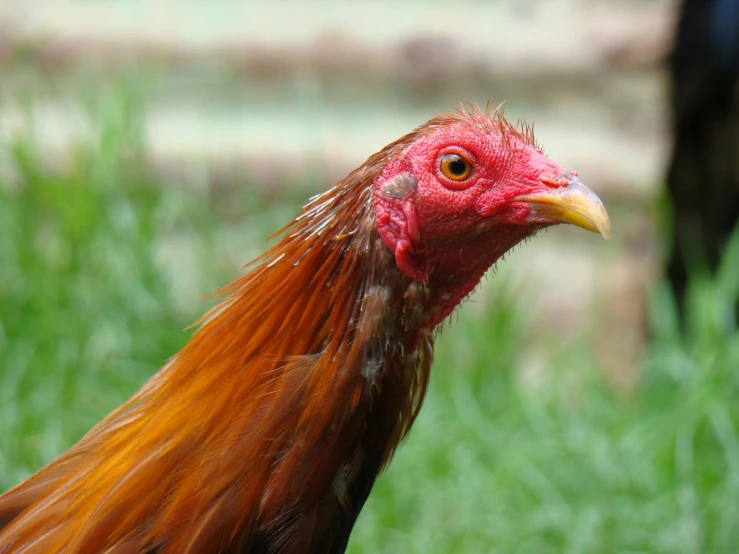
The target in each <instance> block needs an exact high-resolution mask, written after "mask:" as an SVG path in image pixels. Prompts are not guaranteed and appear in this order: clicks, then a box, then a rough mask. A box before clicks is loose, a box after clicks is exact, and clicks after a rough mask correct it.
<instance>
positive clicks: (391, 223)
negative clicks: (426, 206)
mask: <svg viewBox="0 0 739 554" xmlns="http://www.w3.org/2000/svg"><path fill="white" fill-rule="evenodd" d="M417 185H418V180H417V179H416V176H415V175H413V174H412V173H407V172H406V173H400V174H398V175H396V176H395V177H393V178H392V179H390V180H388V181H386V182H385V183H382V184H380V185H379V186H378V187H377V188H376V189H375V222H376V224H377V232H378V233H379V234H380V238H382V241H383V242H384V243H385V245H386V246H387V247H388V248H389V249H390V250H391V251H392V252H393V254H394V255H395V263H396V264H397V265H398V269H400V271H402V272H403V273H404V274H405V275H407V276H408V277H410V278H411V279H415V280H416V281H424V280H425V279H426V278H427V277H428V274H429V269H428V266H427V264H426V263H425V262H420V261H419V258H422V256H421V255H422V254H423V250H424V248H423V241H422V240H421V230H420V228H419V225H418V215H417V213H416V207H415V205H414V203H413V199H414V195H413V193H414V192H416V189H417Z"/></svg>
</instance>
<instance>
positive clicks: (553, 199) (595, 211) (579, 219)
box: [513, 178, 611, 240]
mask: <svg viewBox="0 0 739 554" xmlns="http://www.w3.org/2000/svg"><path fill="white" fill-rule="evenodd" d="M513 201H514V202H524V203H526V204H528V205H529V207H530V209H531V211H530V212H529V216H528V218H527V219H528V220H530V221H532V222H534V221H541V222H542V223H547V222H549V223H569V224H571V225H576V226H578V227H582V228H583V229H587V230H588V231H593V232H594V233H599V234H601V235H603V238H605V239H606V240H608V239H610V238H611V221H610V219H608V213H607V212H606V208H605V206H603V202H601V201H600V198H598V197H597V196H596V195H595V193H594V192H593V191H592V190H590V189H589V188H588V187H586V186H585V185H583V184H582V183H581V182H580V181H578V180H577V179H575V178H572V179H570V181H569V183H568V184H567V186H564V187H558V188H553V189H551V190H548V191H546V192H541V193H534V194H525V195H522V196H517V197H516V198H514V199H513Z"/></svg>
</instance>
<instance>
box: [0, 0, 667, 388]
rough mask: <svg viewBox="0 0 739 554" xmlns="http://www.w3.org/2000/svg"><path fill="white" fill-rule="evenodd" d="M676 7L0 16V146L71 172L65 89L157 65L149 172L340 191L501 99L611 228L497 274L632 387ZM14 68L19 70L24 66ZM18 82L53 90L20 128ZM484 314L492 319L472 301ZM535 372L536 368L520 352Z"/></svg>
mask: <svg viewBox="0 0 739 554" xmlns="http://www.w3.org/2000/svg"><path fill="white" fill-rule="evenodd" d="M674 7H675V3H674V2H672V1H668V0H654V1H646V0H645V1H641V2H640V1H636V0H624V1H618V2H617V1H610V2H608V1H604V0H602V1H596V0H579V1H578V0H539V1H537V0H528V1H526V0H520V1H516V0H510V1H504V0H499V1H491V2H482V1H469V0H467V1H462V2H452V1H441V0H439V1H435V2H421V1H418V0H412V1H404V2H397V1H396V2H391V1H384V0H383V1H379V0H373V1H365V2H361V3H360V2H349V3H345V2H338V1H335V0H332V1H315V2H300V3H296V2H287V1H274V2H236V1H228V0H214V1H211V2H202V1H195V0H192V1H184V0H183V1H174V0H170V1H165V0H146V1H144V0H137V1H134V0H108V1H98V2H93V1H85V0H76V1H73V0H67V1H62V0H59V1H52V0H34V1H33V2H28V1H27V0H3V1H2V3H0V94H1V95H2V96H1V97H0V136H2V137H8V136H12V135H13V134H14V133H17V132H19V131H20V130H28V128H29V127H30V129H31V130H32V131H33V132H34V134H35V135H36V136H37V137H38V138H39V140H40V141H41V143H42V145H43V147H44V148H45V149H47V150H48V158H49V160H50V161H51V163H53V161H54V160H59V159H63V157H64V152H65V150H66V149H67V148H68V147H69V145H71V144H73V143H76V142H79V141H80V140H85V137H86V127H85V124H84V121H83V120H82V118H80V116H79V106H77V105H76V104H75V100H74V98H75V96H74V94H73V90H74V89H75V87H76V86H77V83H79V75H80V73H82V74H83V75H85V76H86V79H87V80H86V86H89V84H90V81H92V82H93V83H95V82H101V83H102V82H104V81H105V79H107V78H108V77H109V76H110V75H112V74H113V73H115V71H116V70H118V69H125V70H128V71H134V72H135V71H138V70H141V71H142V72H143V71H144V68H146V67H149V66H157V67H160V68H163V69H164V70H163V72H162V73H161V74H160V76H159V77H158V78H157V79H156V85H155V86H153V87H152V88H151V94H150V95H149V100H150V101H149V102H148V103H147V105H146V106H145V110H146V124H145V130H144V132H145V136H146V139H147V148H148V151H149V158H150V160H151V163H152V165H153V166H154V167H155V168H156V170H157V171H161V172H163V173H169V174H175V175H188V174H189V173H191V172H195V173H197V172H198V171H200V170H201V169H202V168H204V167H207V168H209V171H210V172H211V174H212V175H213V181H214V182H216V183H217V184H218V185H219V186H238V185H239V184H240V183H243V182H244V180H245V176H248V181H247V182H250V183H254V184H256V185H258V186H262V187H277V186H289V184H290V183H300V182H301V181H304V179H302V178H301V176H302V175H305V174H306V173H310V174H311V175H319V176H321V177H322V179H323V180H325V182H326V186H328V185H330V184H331V182H333V180H335V179H337V178H339V177H341V176H342V175H344V174H345V173H346V172H347V171H348V170H350V169H351V168H353V167H355V166H356V165H358V164H359V163H361V162H362V161H363V160H364V159H365V158H366V157H367V156H368V155H369V154H371V153H372V152H374V151H376V150H378V149H379V148H381V147H382V146H384V145H385V144H386V143H388V142H390V141H392V140H394V139H395V138H397V137H398V136H400V135H402V134H404V133H405V132H407V131H409V130H410V129H412V128H413V127H415V126H416V125H418V124H420V123H422V122H423V121H425V120H426V119H428V118H429V117H431V116H432V115H434V114H435V113H437V112H439V111H449V110H452V109H456V108H457V107H458V105H459V102H460V101H471V102H478V103H480V104H482V105H484V104H485V102H486V101H487V99H488V98H490V97H491V96H495V97H496V99H497V100H504V99H505V100H507V102H506V114H507V115H508V116H509V117H510V118H511V119H513V120H516V119H517V118H519V117H523V118H525V119H526V120H527V121H529V122H533V123H534V124H535V128H536V132H537V137H538V139H539V141H540V142H541V143H542V144H543V145H544V148H545V151H546V152H547V154H548V155H550V156H551V157H553V158H554V159H556V160H557V161H559V162H560V163H563V164H564V165H566V166H569V167H571V168H572V169H575V170H577V171H579V173H580V177H581V179H582V180H583V181H584V182H585V183H586V184H588V185H589V186H591V187H592V188H593V189H594V190H596V192H598V194H599V195H600V196H601V197H602V198H603V199H604V201H605V203H606V206H607V207H609V210H610V211H611V213H612V217H613V227H614V239H615V240H614V241H613V243H611V244H605V243H603V242H602V241H599V240H597V239H596V237H595V236H594V235H593V236H591V235H588V234H585V233H582V232H581V231H576V230H572V229H558V230H556V231H553V232H550V233H547V234H545V235H544V236H542V237H540V238H537V240H535V241H533V242H532V243H531V244H530V245H527V247H526V248H525V249H523V250H522V251H520V252H519V251H516V253H515V254H514V255H513V256H512V257H513V258H514V259H515V261H514V262H513V263H508V264H506V265H505V266H504V268H503V269H502V270H501V272H502V273H510V274H511V275H512V276H513V277H514V278H518V279H519V280H521V281H522V282H524V283H525V284H524V290H525V291H526V294H527V296H528V298H529V299H530V300H531V302H530V305H531V306H534V307H535V311H536V314H535V317H536V320H537V321H538V322H540V323H541V325H542V327H544V328H547V327H552V328H553V329H554V331H555V335H556V336H560V337H561V335H562V333H563V331H564V332H565V334H566V335H569V336H571V337H575V336H578V334H580V333H581V332H582V330H583V329H588V328H591V327H595V328H596V329H597V330H598V337H599V338H598V341H599V343H600V344H601V348H600V350H601V352H602V357H603V360H604V365H606V366H607V367H608V368H610V370H611V372H612V373H613V374H614V375H615V377H614V379H615V380H616V381H618V382H619V383H620V384H622V385H624V386H629V384H630V382H631V380H632V379H633V375H631V374H630V373H629V372H628V371H625V370H624V368H631V367H634V365H635V364H634V363H633V362H634V361H635V360H636V359H638V356H639V353H640V348H641V343H642V340H643V339H642V334H643V333H642V329H643V323H644V309H643V300H644V298H643V297H644V288H645V285H646V284H647V283H649V282H651V280H653V279H654V276H655V275H656V269H657V267H658V251H657V249H656V248H655V240H654V234H653V229H652V225H651V223H650V221H651V220H650V219H649V217H648V216H649V203H650V201H651V198H652V197H653V196H654V194H655V193H656V192H657V191H658V189H659V187H660V186H661V180H662V173H663V167H664V163H665V157H666V153H667V149H668V147H669V144H668V139H667V136H666V134H665V123H666V122H665V115H666V114H665V107H664V96H665V92H664V75H663V74H662V71H661V61H662V58H663V56H664V54H665V52H666V50H667V48H668V46H669V35H670V31H671V26H672V17H673V12H674ZM18 60H21V61H20V62H19V61H18ZM29 68H34V69H40V70H41V71H42V72H44V73H46V74H47V75H48V76H49V77H50V81H49V82H50V83H52V84H53V85H50V86H48V87H47V88H45V89H43V90H40V91H39V95H38V98H37V100H36V101H35V102H34V103H33V105H32V108H31V112H30V113H31V115H30V117H29V116H28V113H27V112H26V111H24V109H21V108H23V104H24V102H23V100H24V99H23V98H18V97H17V94H15V93H14V91H15V92H17V88H15V87H14V86H13V84H14V82H16V81H19V80H22V79H24V78H25V74H26V73H28V71H29ZM480 297H481V298H478V300H481V301H480V302H478V304H480V305H481V306H483V309H484V305H485V302H484V298H485V295H484V292H483V294H482V295H480ZM531 357H532V360H531V365H532V367H536V366H537V364H544V363H545V360H538V361H537V360H536V353H535V352H534V353H532V354H531Z"/></svg>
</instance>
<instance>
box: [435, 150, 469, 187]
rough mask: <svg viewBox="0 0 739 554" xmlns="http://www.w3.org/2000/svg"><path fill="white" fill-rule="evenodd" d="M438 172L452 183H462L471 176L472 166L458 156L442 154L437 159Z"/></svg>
mask: <svg viewBox="0 0 739 554" xmlns="http://www.w3.org/2000/svg"><path fill="white" fill-rule="evenodd" d="M439 171H441V174H442V175H443V176H444V177H446V178H447V179H451V180H452V181H464V180H465V179H467V178H468V177H469V176H470V175H471V174H472V164H471V163H470V162H468V161H467V160H465V159H464V158H463V157H462V156H460V155H459V154H444V155H442V156H441V158H439Z"/></svg>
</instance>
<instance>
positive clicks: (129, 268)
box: [0, 88, 739, 554]
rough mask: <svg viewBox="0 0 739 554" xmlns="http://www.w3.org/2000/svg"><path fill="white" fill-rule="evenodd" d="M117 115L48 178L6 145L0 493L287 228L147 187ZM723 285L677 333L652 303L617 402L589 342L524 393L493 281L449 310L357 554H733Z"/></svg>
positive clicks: (103, 405)
mask: <svg viewBox="0 0 739 554" xmlns="http://www.w3.org/2000/svg"><path fill="white" fill-rule="evenodd" d="M134 100H135V98H134ZM131 104H132V102H131V94H130V91H126V89H125V88H122V89H117V88H111V89H110V90H108V91H106V92H105V93H104V94H102V95H101V96H100V98H98V99H96V101H95V102H93V103H92V104H91V106H90V110H91V113H90V119H91V121H97V122H99V124H98V125H97V126H96V127H95V133H96V134H95V137H96V138H95V141H94V145H93V148H80V149H78V150H77V151H76V152H75V153H73V154H71V155H70V156H69V157H68V158H67V159H65V160H63V163H62V165H61V167H58V168H56V169H54V170H51V169H48V168H45V164H44V160H42V159H40V155H39V153H38V152H37V151H36V150H35V149H34V140H33V137H24V138H23V139H21V140H17V141H14V142H13V143H12V144H6V145H2V152H3V154H2V157H3V158H6V159H7V162H8V164H9V166H10V167H12V168H13V170H12V172H10V174H7V175H6V174H3V177H0V179H3V181H2V182H0V490H1V489H4V488H6V487H9V486H11V485H13V484H14V483H16V482H18V481H19V480H21V479H23V478H25V477H27V476H28V475H29V474H30V473H31V472H33V471H34V470H35V469H37V468H38V467H40V466H41V465H42V464H43V463H45V462H47V461H49V460H50V459H52V458H53V457H54V456H56V455H57V454H59V453H60V452H61V451H63V450H64V449H65V448H67V447H69V446H70V445H71V444H73V443H74V441H75V440H77V439H78V438H79V437H80V436H82V434H83V433H84V432H85V431H87V430H88V429H89V428H90V427H91V426H92V425H93V424H94V423H96V422H97V421H98V420H99V419H100V418H101V417H102V416H103V415H105V414H106V413H107V412H108V411H109V410H111V409H112V408H114V407H115V406H117V405H118V404H119V403H121V402H122V401H123V400H125V399H126V398H127V397H128V396H129V395H130V394H131V393H133V392H134V391H135V390H136V389H137V388H138V386H139V385H140V384H142V383H143V382H144V381H145V380H146V379H147V378H148V377H149V376H150V375H152V374H153V373H154V372H155V371H156V370H157V369H158V368H159V367H160V366H161V365H162V364H163V363H164V362H165V361H166V360H167V358H168V357H169V356H171V355H172V354H174V353H175V352H176V351H177V350H178V349H179V348H180V347H181V346H182V345H183V344H184V342H185V341H186V340H187V338H188V337H189V335H190V334H191V330H187V329H185V328H186V326H187V325H189V324H190V323H191V322H192V321H194V320H195V319H196V318H197V316H199V315H200V314H201V313H202V312H203V311H204V310H205V309H206V307H207V306H208V305H209V302H208V301H205V302H203V301H201V298H202V297H203V296H204V295H205V294H207V293H208V292H211V291H212V290H214V289H216V288H217V287H218V286H220V285H222V284H224V283H226V282H228V281H229V280H231V279H232V278H234V277H235V276H236V274H237V268H238V266H239V264H241V263H244V262H246V261H248V260H249V259H250V258H251V257H252V256H253V255H255V254H257V253H258V252H259V251H260V250H261V249H262V248H263V244H264V243H263V241H264V239H265V238H266V237H267V236H268V235H269V234H271V233H272V232H273V231H274V230H276V229H277V228H279V226H280V225H281V224H282V223H284V222H285V221H287V219H288V218H289V217H290V216H291V215H292V214H293V213H294V211H295V209H296V203H295V202H289V201H287V202H284V203H281V204H277V205H275V204H274V203H271V204H270V203H267V202H266V201H265V200H264V199H262V198H261V197H260V196H259V194H257V193H255V192H254V191H252V190H251V189H250V188H249V186H248V183H246V182H245V183H244V186H243V187H241V188H240V189H239V190H237V191H233V192H229V193H228V194H227V195H226V196H225V197H223V196H222V197H215V196H213V195H212V194H211V192H210V191H209V189H208V188H207V186H206V185H207V176H205V177H203V179H202V181H199V182H198V181H193V182H189V183H187V184H184V183H179V182H164V183H163V182H158V181H157V180H156V179H155V178H154V177H153V176H152V175H151V174H150V173H148V172H147V171H146V169H144V168H145V167H146V164H145V160H144V158H143V154H142V152H141V149H140V148H139V145H140V144H141V142H140V129H139V126H138V125H137V119H136V117H134V116H135V114H136V107H135V102H133V104H134V107H133V112H131V111H130V110H129V108H130V105H131ZM738 272H739V241H735V242H734V243H732V246H731V248H730V249H729V253H728V255H727V257H726V260H725V263H724V266H723V268H722V270H721V271H720V272H719V275H718V277H717V278H716V279H713V280H711V279H706V278H697V279H696V281H695V283H694V286H693V290H692V297H691V299H692V300H691V302H690V303H689V304H690V314H689V315H690V316H689V321H688V326H687V331H686V332H685V333H684V334H681V333H680V332H679V331H678V330H677V324H676V317H675V315H674V309H673V307H672V304H671V301H670V298H669V295H668V294H667V293H666V292H665V291H664V290H663V289H662V288H658V289H656V290H655V291H654V294H653V295H652V298H651V306H650V313H651V315H652V323H651V332H652V336H653V342H652V344H651V347H650V351H649V355H648V356H647V360H646V362H645V364H644V368H643V381H642V384H641V386H640V387H639V389H638V390H637V391H636V392H635V393H634V394H633V395H629V396H624V395H619V394H616V393H614V392H612V391H611V390H609V388H608V387H606V386H605V385H603V383H601V382H600V380H599V379H598V378H597V375H598V372H597V368H595V367H594V362H593V361H592V360H593V359H594V356H593V354H592V350H591V348H590V346H589V344H588V340H587V338H586V339H584V340H583V341H581V342H578V343H576V344H573V345H571V346H570V347H568V348H564V349H562V348H560V349H558V350H557V351H556V355H553V356H552V359H551V360H549V366H550V367H549V370H548V371H547V372H546V373H545V375H544V376H542V377H541V378H540V380H539V381H537V382H535V383H531V382H529V381H527V380H525V379H523V378H522V377H521V376H520V372H519V371H518V369H519V367H520V365H521V362H522V356H524V355H525V352H526V349H527V342H528V341H529V340H530V334H529V333H527V325H528V324H529V322H528V321H527V320H526V317H525V316H523V315H522V311H521V310H520V309H518V307H517V305H516V304H515V303H513V302H512V301H511V300H509V299H510V298H515V294H511V293H512V292H515V285H514V284H513V283H505V282H503V283H500V282H499V283H498V286H497V288H496V289H495V290H494V291H493V292H492V294H493V296H494V300H495V302H493V304H494V307H493V308H492V309H491V310H488V311H487V312H485V313H479V310H470V309H462V310H461V312H460V315H459V317H458V318H457V321H456V322H455V323H454V324H453V325H452V326H451V327H450V328H449V329H448V330H446V331H445V332H444V335H443V336H442V337H441V338H440V339H439V341H438V348H437V360H436V363H435V365H434V371H433V377H432V383H431V390H430V392H429V395H428V399H427V402H426V405H425V406H424V409H423V411H422V414H421V416H420V418H419V420H418V422H417V423H416V425H415V427H414V429H413V431H412V433H411V436H410V439H409V440H408V441H407V442H406V443H405V444H404V445H403V446H402V447H401V448H400V450H399V452H398V454H397V455H396V457H395V459H394V461H393V463H392V465H391V467H390V470H389V471H388V472H387V473H386V474H385V475H384V476H383V477H382V478H381V479H380V480H379V482H378V483H377V485H376V487H375V489H374V491H373V493H372V495H371V497H370V500H369V502H368V504H367V506H366V508H365V510H364V511H363V513H362V516H361V517H360V520H359V522H358V525H357V528H356V530H355V533H354V536H353V539H352V543H351V546H350V551H351V552H352V553H354V554H359V553H364V552H366V553H375V552H386V553H396V552H403V553H415V552H417V553H435V552H438V553H449V552H459V553H470V552H475V553H476V552H500V553H522V554H523V553H536V554H542V553H543V554H546V553H560V552H566V553H573V554H574V553H583V554H584V553H589V554H591V553H623V554H627V553H628V554H636V553H703V552H726V553H730V552H732V553H733V552H736V551H739V525H737V524H736V522H735V519H736V515H735V512H734V506H735V504H736V502H737V498H739V435H738V433H739V431H738V429H739V383H738V382H737V380H738V379H739V371H737V370H738V369H739V332H737V329H736V322H735V321H734V319H733V318H734V311H733V308H732V306H733V303H734V302H735V301H736V299H737V294H738V291H737V287H738V286H739V285H738V284H739V280H738V279H737V278H736V275H737V274H739V273H738ZM468 308H469V307H468Z"/></svg>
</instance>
